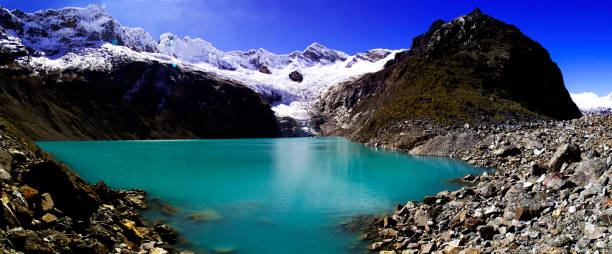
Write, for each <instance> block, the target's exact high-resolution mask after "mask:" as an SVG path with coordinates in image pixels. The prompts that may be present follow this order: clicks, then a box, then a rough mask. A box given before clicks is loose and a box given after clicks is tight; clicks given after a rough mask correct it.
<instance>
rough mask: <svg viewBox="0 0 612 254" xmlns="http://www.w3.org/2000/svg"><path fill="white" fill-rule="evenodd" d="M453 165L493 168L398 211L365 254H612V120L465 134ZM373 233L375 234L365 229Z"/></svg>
mask: <svg viewBox="0 0 612 254" xmlns="http://www.w3.org/2000/svg"><path fill="white" fill-rule="evenodd" d="M465 129H466V130H465V132H470V135H479V136H480V137H481V139H480V140H481V141H480V143H479V145H477V146H475V147H474V148H472V149H466V150H457V151H454V152H453V153H452V156H453V157H456V158H460V159H462V160H464V161H466V162H469V163H470V164H473V165H476V166H480V167H488V168H494V169H496V170H494V171H489V172H486V173H483V174H482V175H478V176H472V175H468V176H466V177H464V178H463V179H461V180H462V181H463V182H467V183H469V184H471V186H467V187H463V188H462V189H460V190H457V191H454V192H449V191H443V192H440V193H438V194H437V195H436V196H428V197H425V198H424V199H423V201H422V202H412V201H411V202H408V203H406V204H398V205H397V206H396V208H395V212H394V213H393V214H392V215H389V216H385V217H383V218H377V219H375V220H373V223H374V226H375V227H373V228H374V230H371V231H370V232H367V234H366V235H364V239H367V240H368V241H371V244H369V245H368V246H367V248H368V249H370V250H372V251H376V252H380V253H381V254H383V253H385V254H391V253H402V254H408V253H509V252H510V253H611V250H612V194H611V193H610V189H611V186H612V115H589V116H585V117H582V118H580V119H576V120H571V121H561V122H541V123H533V124H524V125H520V126H503V127H500V126H492V127H480V128H478V129H470V128H469V126H468V127H466V128H465ZM371 228H372V227H371Z"/></svg>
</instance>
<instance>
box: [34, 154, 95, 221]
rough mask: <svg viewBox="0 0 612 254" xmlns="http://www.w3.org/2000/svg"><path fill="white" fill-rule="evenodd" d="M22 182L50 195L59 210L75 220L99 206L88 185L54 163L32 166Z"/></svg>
mask: <svg viewBox="0 0 612 254" xmlns="http://www.w3.org/2000/svg"><path fill="white" fill-rule="evenodd" d="M24 180H25V181H26V182H28V183H29V184H31V185H32V187H34V188H35V189H37V190H39V191H41V192H48V193H50V194H51V196H52V197H53V198H54V200H53V202H54V203H55V205H56V206H57V207H58V208H59V209H60V210H62V211H64V212H65V213H67V214H69V215H71V216H73V217H76V218H81V216H87V215H89V214H91V213H93V212H95V211H96V210H98V206H100V204H101V201H100V198H99V197H98V195H97V194H96V193H95V192H94V191H93V189H92V188H91V186H90V185H89V184H88V183H86V182H85V181H83V179H81V178H80V177H79V176H78V175H77V174H75V173H74V172H73V171H72V170H70V169H69V168H68V167H66V166H65V165H63V164H61V163H58V162H56V161H44V162H40V163H37V164H34V165H32V166H31V167H30V169H29V171H28V173H27V174H26V175H25V176H24ZM75 204H78V205H75Z"/></svg>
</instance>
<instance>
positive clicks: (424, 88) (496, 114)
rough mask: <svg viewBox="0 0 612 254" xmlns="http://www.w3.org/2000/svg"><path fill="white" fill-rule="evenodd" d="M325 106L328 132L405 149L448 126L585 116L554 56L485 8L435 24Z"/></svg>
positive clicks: (327, 97) (330, 94)
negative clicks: (482, 11) (404, 48)
mask: <svg viewBox="0 0 612 254" xmlns="http://www.w3.org/2000/svg"><path fill="white" fill-rule="evenodd" d="M543 98H546V99H543ZM317 109H318V110H319V113H320V114H319V115H318V116H317V121H316V122H317V124H318V126H319V127H320V129H321V133H322V134H323V135H341V136H345V137H348V138H350V139H352V140H355V141H358V142H362V143H389V145H391V146H396V147H403V148H404V149H410V148H412V147H414V146H416V145H418V144H419V143H422V142H423V141H424V140H427V139H430V138H432V137H434V136H436V135H439V134H438V133H437V132H438V131H439V132H440V133H444V132H446V131H445V129H448V126H455V127H462V126H464V125H465V126H479V125H482V124H485V125H486V124H509V123H516V122H519V123H520V122H530V121H541V120H548V119H561V120H565V119H572V118H577V117H580V115H581V114H580V111H579V110H578V108H577V107H576V105H575V104H574V102H573V101H572V100H571V98H570V96H569V93H568V92H567V90H566V89H565V85H564V83H563V78H562V75H561V71H560V70H559V68H558V67H557V65H556V64H555V63H554V62H552V60H551V59H550V55H549V54H548V52H547V51H546V50H545V49H544V48H543V47H542V46H541V45H540V44H539V43H537V42H535V41H533V40H531V39H530V38H528V37H527V36H525V35H524V34H522V33H521V32H520V30H519V29H518V28H516V27H515V26H513V25H508V24H506V23H504V22H502V21H499V20H497V19H494V18H492V17H490V16H488V15H484V14H482V13H481V12H480V10H478V9H477V10H475V11H474V12H472V13H470V14H467V15H463V16H460V17H457V18H455V19H453V20H452V21H449V22H446V23H441V22H440V21H439V20H438V21H436V22H434V23H433V24H432V26H430V29H429V30H428V31H427V32H425V33H424V34H422V35H420V36H417V37H416V38H415V39H414V40H413V46H412V47H411V49H410V50H408V51H404V52H402V53H398V54H397V55H396V58H395V60H392V61H390V62H388V63H387V64H386V67H385V68H384V69H383V70H381V71H379V72H376V73H371V74H366V75H364V76H363V77H361V78H359V79H357V80H355V81H349V82H345V83H341V84H339V85H336V86H334V87H331V88H329V89H328V90H327V91H326V92H325V93H324V94H323V95H322V96H321V100H320V101H319V104H318V105H317ZM415 125H419V126H415ZM436 130H438V131H436Z"/></svg>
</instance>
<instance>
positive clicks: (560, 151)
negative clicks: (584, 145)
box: [548, 144, 581, 171]
mask: <svg viewBox="0 0 612 254" xmlns="http://www.w3.org/2000/svg"><path fill="white" fill-rule="evenodd" d="M580 154H581V152H580V148H579V147H578V146H577V145H574V144H564V145H561V146H560V147H559V148H557V151H556V152H555V154H553V157H552V158H551V159H550V161H549V162H548V167H549V168H550V169H552V170H556V171H558V170H559V169H561V166H563V163H570V162H576V161H580Z"/></svg>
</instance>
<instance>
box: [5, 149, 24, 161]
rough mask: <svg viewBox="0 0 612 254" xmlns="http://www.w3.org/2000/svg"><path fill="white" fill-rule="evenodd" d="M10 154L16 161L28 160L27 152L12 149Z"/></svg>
mask: <svg viewBox="0 0 612 254" xmlns="http://www.w3.org/2000/svg"><path fill="white" fill-rule="evenodd" d="M9 154H11V156H12V157H13V162H14V163H17V164H21V163H25V162H26V160H27V158H26V155H25V153H24V152H22V151H19V150H15V149H10V150H9Z"/></svg>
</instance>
